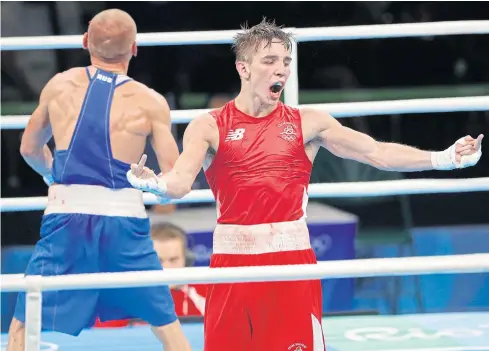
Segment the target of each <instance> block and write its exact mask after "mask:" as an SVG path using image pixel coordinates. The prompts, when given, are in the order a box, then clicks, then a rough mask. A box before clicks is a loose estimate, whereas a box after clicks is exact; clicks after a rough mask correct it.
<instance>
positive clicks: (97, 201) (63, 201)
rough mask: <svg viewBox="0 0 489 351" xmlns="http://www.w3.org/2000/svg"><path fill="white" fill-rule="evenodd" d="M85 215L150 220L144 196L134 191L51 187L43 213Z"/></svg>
mask: <svg viewBox="0 0 489 351" xmlns="http://www.w3.org/2000/svg"><path fill="white" fill-rule="evenodd" d="M52 213H82V214H91V215H99V216H121V217H136V218H147V216H148V215H147V213H146V210H145V208H144V202H143V194H142V192H141V191H139V190H137V189H132V188H125V189H109V188H105V187H102V186H96V185H78V184H76V185H60V184H55V185H52V186H50V187H49V192H48V204H47V207H46V210H45V211H44V214H52Z"/></svg>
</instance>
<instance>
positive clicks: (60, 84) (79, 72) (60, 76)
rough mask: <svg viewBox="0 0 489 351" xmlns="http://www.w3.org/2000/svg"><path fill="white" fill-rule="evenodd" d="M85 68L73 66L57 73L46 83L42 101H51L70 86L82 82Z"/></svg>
mask: <svg viewBox="0 0 489 351" xmlns="http://www.w3.org/2000/svg"><path fill="white" fill-rule="evenodd" d="M84 72H85V69H84V68H82V67H75V68H71V69H69V70H67V71H64V72H61V73H57V74H56V75H55V76H53V77H52V78H51V79H50V80H49V82H47V83H46V85H45V86H44V89H43V90H42V92H41V101H43V100H44V101H49V100H51V99H53V98H55V97H56V96H58V95H59V94H61V93H63V92H66V91H67V90H68V89H69V87H70V86H74V85H77V84H79V83H80V78H81V77H83V74H85V73H84Z"/></svg>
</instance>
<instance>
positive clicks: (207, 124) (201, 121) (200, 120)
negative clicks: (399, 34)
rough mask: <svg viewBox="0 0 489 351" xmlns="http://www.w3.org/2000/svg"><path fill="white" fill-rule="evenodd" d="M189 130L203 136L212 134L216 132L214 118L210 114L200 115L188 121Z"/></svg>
mask: <svg viewBox="0 0 489 351" xmlns="http://www.w3.org/2000/svg"><path fill="white" fill-rule="evenodd" d="M189 128H190V129H192V130H194V131H196V132H197V131H198V132H200V133H203V134H204V135H208V134H209V133H210V134H212V133H214V132H216V131H217V123H216V117H215V116H213V115H212V114H211V112H208V113H204V114H201V115H199V116H197V117H195V118H194V119H193V120H192V121H190V123H189V125H188V127H187V129H189Z"/></svg>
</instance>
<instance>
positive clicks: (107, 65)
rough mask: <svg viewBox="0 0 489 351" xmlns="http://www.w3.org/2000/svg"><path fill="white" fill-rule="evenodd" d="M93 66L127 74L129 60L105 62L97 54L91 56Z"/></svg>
mask: <svg viewBox="0 0 489 351" xmlns="http://www.w3.org/2000/svg"><path fill="white" fill-rule="evenodd" d="M90 61H91V62H92V66H93V67H95V68H98V69H101V70H104V71H107V72H113V73H117V74H124V75H127V71H128V68H129V62H113V63H112V62H105V61H102V60H100V59H98V58H97V57H95V56H91V57H90Z"/></svg>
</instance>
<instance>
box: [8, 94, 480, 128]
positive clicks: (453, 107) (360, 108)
mask: <svg viewBox="0 0 489 351" xmlns="http://www.w3.org/2000/svg"><path fill="white" fill-rule="evenodd" d="M298 107H301V108H303V107H309V108H315V109H319V110H325V111H327V112H329V113H330V114H331V115H332V116H334V117H336V118H344V117H362V116H370V115H388V114H405V113H434V112H461V111H489V96H472V97H456V98H435V99H410V100H391V101H368V102H348V103H332V104H305V105H299V106H298ZM209 111H210V109H195V110H175V111H171V117H172V123H175V124H182V123H189V122H190V121H191V120H192V119H194V118H195V117H197V116H199V115H201V114H204V113H206V112H209ZM29 118H30V116H1V129H23V128H25V126H26V125H27V122H28V121H29Z"/></svg>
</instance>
